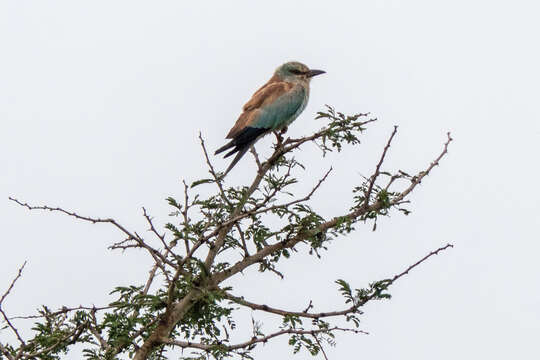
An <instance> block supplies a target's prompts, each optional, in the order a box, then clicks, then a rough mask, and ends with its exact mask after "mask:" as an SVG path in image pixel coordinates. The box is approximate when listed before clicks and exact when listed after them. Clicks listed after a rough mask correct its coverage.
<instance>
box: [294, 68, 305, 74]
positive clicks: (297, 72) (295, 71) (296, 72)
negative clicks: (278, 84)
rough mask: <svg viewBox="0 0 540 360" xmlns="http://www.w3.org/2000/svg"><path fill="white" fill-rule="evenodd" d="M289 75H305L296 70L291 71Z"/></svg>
mask: <svg viewBox="0 0 540 360" xmlns="http://www.w3.org/2000/svg"><path fill="white" fill-rule="evenodd" d="M291 73H293V74H294V75H303V74H305V72H303V71H302V70H298V69H291Z"/></svg>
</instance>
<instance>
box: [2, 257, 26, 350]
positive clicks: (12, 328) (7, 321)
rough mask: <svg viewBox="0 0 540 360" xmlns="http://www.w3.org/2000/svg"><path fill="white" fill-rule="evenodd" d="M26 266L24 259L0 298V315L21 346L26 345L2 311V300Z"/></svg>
mask: <svg viewBox="0 0 540 360" xmlns="http://www.w3.org/2000/svg"><path fill="white" fill-rule="evenodd" d="M25 266H26V261H25V262H24V263H23V264H22V266H21V267H20V268H19V271H18V272H17V275H16V276H15V278H14V279H13V280H12V281H11V284H9V287H8V289H7V290H6V291H5V292H4V294H3V295H2V297H1V298H0V314H2V317H3V318H4V321H5V322H6V324H8V326H9V328H10V329H11V331H13V333H14V334H15V336H16V337H17V340H19V342H20V343H21V346H22V347H25V346H26V343H25V342H24V340H23V338H22V337H21V335H20V334H19V331H18V330H17V328H16V327H15V326H14V325H13V323H12V322H11V321H10V319H9V318H8V316H7V314H6V312H5V311H4V309H2V303H3V302H4V300H5V299H6V298H7V296H8V295H9V293H10V292H11V290H12V289H13V287H14V286H15V283H16V282H17V280H19V279H20V277H21V276H22V272H23V270H24V267H25Z"/></svg>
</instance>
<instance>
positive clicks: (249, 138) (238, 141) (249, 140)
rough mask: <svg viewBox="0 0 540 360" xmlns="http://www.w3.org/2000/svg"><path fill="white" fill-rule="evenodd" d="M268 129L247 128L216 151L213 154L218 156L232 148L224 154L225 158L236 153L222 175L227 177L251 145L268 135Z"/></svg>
mask: <svg viewBox="0 0 540 360" xmlns="http://www.w3.org/2000/svg"><path fill="white" fill-rule="evenodd" d="M268 131H269V130H268V129H261V128H251V127H247V128H245V129H244V130H243V131H241V132H240V133H239V134H238V135H236V136H235V137H234V139H232V140H231V141H229V142H228V143H227V144H225V145H223V146H222V147H220V148H219V149H217V150H216V152H215V153H214V154H219V153H221V152H223V151H225V150H228V149H230V148H233V149H232V150H231V151H229V152H228V153H226V154H225V156H224V157H225V158H227V157H229V156H231V155H233V154H234V153H236V152H238V153H237V154H236V156H235V157H234V159H233V161H232V162H231V164H230V165H229V167H228V168H227V170H226V171H225V174H224V175H227V174H228V173H229V171H231V169H232V168H233V167H234V166H235V165H236V164H237V163H238V161H240V159H241V158H242V156H244V155H245V153H246V152H247V151H248V149H249V148H250V146H251V145H253V144H255V142H256V141H257V140H258V139H259V138H260V137H261V136H264V135H265V134H266V133H268Z"/></svg>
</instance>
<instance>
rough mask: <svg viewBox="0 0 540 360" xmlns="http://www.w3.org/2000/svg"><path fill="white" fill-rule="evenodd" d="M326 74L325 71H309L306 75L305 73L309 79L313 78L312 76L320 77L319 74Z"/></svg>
mask: <svg viewBox="0 0 540 360" xmlns="http://www.w3.org/2000/svg"><path fill="white" fill-rule="evenodd" d="M324 73H326V71H322V70H309V71H308V73H307V77H308V78H311V77H314V76H317V75H321V74H324Z"/></svg>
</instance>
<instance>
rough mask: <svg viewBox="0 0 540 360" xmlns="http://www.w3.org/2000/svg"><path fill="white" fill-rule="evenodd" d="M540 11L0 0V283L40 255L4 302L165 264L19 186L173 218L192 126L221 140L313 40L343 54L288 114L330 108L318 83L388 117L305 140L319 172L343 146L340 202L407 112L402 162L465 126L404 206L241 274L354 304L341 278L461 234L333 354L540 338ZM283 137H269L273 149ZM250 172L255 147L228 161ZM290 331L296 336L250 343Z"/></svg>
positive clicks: (72, 203)
mask: <svg viewBox="0 0 540 360" xmlns="http://www.w3.org/2000/svg"><path fill="white" fill-rule="evenodd" d="M539 11H540V8H539V6H538V5H537V2H535V1H451V2H450V1H418V0H417V1H376V0H372V1H362V2H352V1H350V2H345V1H344V2H340V1H332V2H330V1H271V2H264V3H263V2H251V1H234V2H232V1H228V2H225V1H214V2H203V1H200V2H187V1H186V2H183V1H159V2H157V1H153V2H149V1H148V2H142V1H92V2H83V1H47V2H44V1H5V0H4V1H1V2H0V52H1V55H0V124H1V128H0V165H1V169H2V170H1V172H2V176H0V187H1V188H0V192H1V201H0V212H1V217H0V219H1V222H2V224H1V229H2V238H1V250H0V254H1V255H0V256H1V260H0V289H5V288H6V287H7V286H8V284H9V281H10V280H11V279H12V277H13V276H14V275H15V273H16V270H17V268H18V267H19V266H20V265H21V264H22V263H23V262H24V261H25V260H28V265H27V267H26V269H25V272H24V276H23V278H22V279H21V280H20V282H19V283H18V284H17V286H16V288H15V289H14V291H13V293H12V294H11V295H10V297H9V298H8V300H7V301H6V302H5V304H4V306H5V308H6V310H7V311H8V312H9V313H10V314H12V315H23V314H30V313H32V312H33V311H34V309H36V308H37V307H38V306H39V305H41V304H47V305H49V306H51V307H52V308H56V307H59V306H61V305H68V306H76V305H79V304H83V305H91V304H93V303H95V304H96V305H101V304H106V303H107V302H109V301H111V297H109V296H108V295H107V294H108V292H109V291H110V290H111V289H112V288H113V287H114V286H117V285H128V284H132V283H139V282H141V278H142V277H144V276H145V275H146V273H147V271H148V270H149V267H148V260H147V258H146V255H145V254H143V253H142V252H131V253H125V254H124V255H122V254H121V253H120V252H110V251H109V250H107V246H109V245H110V244H111V243H113V242H114V241H118V240H121V234H120V233H118V232H117V231H116V230H114V229H112V228H108V227H107V226H105V225H91V224H86V223H81V222H78V221H75V220H74V219H70V218H67V217H64V216H60V215H58V214H50V213H34V212H28V211H27V210H25V209H23V208H21V207H19V206H17V205H15V204H14V203H12V202H10V201H8V199H7V198H8V196H15V197H17V198H20V199H22V200H25V201H28V202H31V203H33V204H48V205H51V206H62V207H65V208H68V209H73V210H77V211H78V212H80V213H81V214H84V215H89V216H96V217H114V218H115V219H117V220H119V221H120V222H122V223H123V224H125V225H126V226H127V227H128V228H130V229H137V230H138V231H140V232H141V233H144V230H145V229H146V226H145V224H144V221H143V218H142V216H141V207H142V206H145V207H146V208H147V209H148V210H149V211H150V213H151V214H152V215H154V216H155V217H156V221H157V222H158V223H160V224H163V223H165V222H167V221H171V220H174V219H170V218H168V217H167V214H168V212H169V210H170V209H169V208H168V207H167V205H166V203H165V201H164V199H165V198H166V197H167V196H170V195H173V196H177V197H180V196H181V190H182V185H181V179H186V180H187V181H188V182H190V181H193V180H195V179H197V178H200V177H206V176H207V172H206V171H207V170H206V167H205V164H204V162H203V158H202V154H201V151H200V148H199V146H198V141H197V134H198V132H199V131H201V132H202V133H203V136H204V137H205V139H206V141H207V144H208V146H209V148H210V149H215V148H217V147H219V146H221V145H222V144H223V143H224V139H223V138H224V136H225V135H226V133H227V131H228V130H229V128H230V127H231V126H232V124H233V123H234V121H235V120H236V118H237V116H238V114H239V113H240V109H241V107H242V105H243V104H244V103H245V102H246V101H247V100H248V99H249V97H250V96H251V94H252V93H253V91H255V90H256V89H257V88H258V87H259V86H260V85H262V84H263V83H264V82H265V81H266V80H268V78H269V77H270V76H271V75H272V72H273V71H274V69H275V68H276V67H277V66H278V65H280V64H281V63H283V62H285V61H289V60H298V61H301V62H304V63H306V64H307V65H308V66H310V67H312V68H316V69H323V70H326V71H327V74H325V75H322V76H319V77H317V78H315V79H314V80H313V81H312V91H311V99H310V104H309V105H308V107H307V109H306V110H305V112H304V113H303V114H302V115H301V116H300V118H299V119H297V121H296V122H295V123H294V124H293V125H292V126H291V127H290V130H289V135H290V136H294V137H298V136H302V135H306V134H309V133H310V132H312V131H313V130H316V129H318V128H319V127H320V125H321V124H320V123H319V122H316V121H314V120H313V118H314V115H315V113H316V112H317V111H319V110H321V109H322V108H323V105H324V104H331V105H333V106H335V107H336V108H337V109H338V110H340V111H343V112H345V113H356V112H371V113H372V114H373V115H374V116H377V117H378V118H379V121H378V122H376V123H375V124H372V125H370V126H369V129H368V131H367V132H366V133H365V136H364V138H363V144H362V146H360V147H358V148H355V149H351V148H347V149H346V150H345V151H343V152H342V153H339V154H333V155H331V156H329V157H326V158H325V159H323V160H322V161H321V160H320V152H319V150H318V149H317V148H316V147H315V146H313V145H309V146H306V147H305V148H304V150H303V151H302V153H301V155H300V156H301V157H302V159H303V160H304V161H305V162H306V164H307V165H308V166H309V171H307V172H305V173H299V177H300V178H301V179H302V180H303V181H305V184H306V185H305V186H306V187H307V186H310V185H311V184H313V183H315V182H316V180H317V179H318V178H319V177H320V176H321V175H322V174H324V172H325V171H326V170H327V168H328V167H329V166H330V165H333V166H334V169H335V171H334V173H333V176H332V178H331V180H329V181H328V182H327V183H326V184H325V185H324V186H323V187H322V188H321V190H320V193H319V195H318V197H317V198H316V201H317V203H318V204H319V207H318V209H320V210H321V212H323V213H324V214H325V215H327V216H332V215H337V214H339V213H341V212H343V211H344V210H346V209H348V207H349V206H350V196H351V193H350V189H351V188H352V187H353V186H354V185H355V184H358V183H359V182H360V181H361V175H367V174H369V173H370V171H372V170H373V168H374V166H375V164H376V161H377V156H378V154H379V153H380V151H381V150H382V148H383V146H384V143H385V141H386V139H387V137H388V135H389V134H390V132H391V130H392V126H393V125H394V124H397V125H399V133H398V137H397V139H396V141H395V143H394V145H393V146H392V148H391V152H390V154H389V160H388V162H387V169H393V170H395V169H403V170H409V171H410V172H414V171H418V170H420V169H422V168H424V167H425V166H426V165H428V164H429V162H430V161H431V160H432V159H433V158H434V157H435V156H436V155H437V154H438V153H439V152H440V151H441V149H442V144H443V142H444V140H445V136H446V132H447V131H451V132H452V135H453V137H454V139H455V142H453V143H452V145H451V148H450V152H449V155H448V157H447V158H445V159H444V160H443V162H442V164H441V166H440V167H438V168H436V169H435V170H434V172H433V174H432V175H431V176H429V178H428V179H426V180H425V181H423V183H422V185H421V186H420V187H419V188H418V189H417V191H415V193H414V194H413V196H412V198H411V199H412V200H413V204H412V206H411V208H412V210H413V213H412V214H411V215H410V216H408V217H405V216H403V215H400V214H397V213H395V214H394V215H393V216H392V217H391V218H390V219H385V220H384V221H380V223H379V225H378V229H377V231H376V232H371V230H370V227H369V225H368V226H365V227H360V229H359V230H358V231H357V232H355V233H353V234H351V235H350V236H348V237H346V238H341V239H339V240H338V241H335V242H334V243H333V244H332V246H331V249H330V250H329V251H328V252H326V253H325V254H324V257H323V258H322V259H321V260H317V259H316V258H313V257H309V256H306V255H301V254H298V255H296V256H295V257H294V258H293V259H291V260H288V261H287V262H286V264H284V267H283V268H282V270H283V271H286V272H287V277H286V279H285V280H279V279H277V278H275V277H272V276H260V275H258V274H256V273H253V274H252V273H250V274H249V275H247V276H246V278H245V279H244V280H245V281H244V282H241V281H240V282H239V281H237V282H235V284H236V285H237V287H236V288H235V293H236V294H238V295H244V296H246V298H248V299H252V300H257V301H261V302H266V303H268V304H269V305H274V306H283V307H286V306H288V307H290V308H292V309H304V308H305V306H306V305H307V303H308V302H309V300H310V299H311V300H313V301H314V303H315V305H316V308H315V310H319V311H325V310H328V309H332V308H341V307H342V306H343V305H342V299H341V297H340V296H339V295H338V294H337V291H336V290H337V287H336V285H335V284H334V283H333V281H334V280H335V279H337V278H344V279H347V280H348V281H349V282H350V283H351V285H352V286H354V287H362V286H365V285H366V284H367V283H369V282H370V281H373V280H378V279H381V278H385V277H388V276H392V275H394V274H396V273H398V272H400V271H401V270H403V269H404V268H406V266H407V265H409V264H411V263H413V262H414V261H416V260H417V259H419V258H420V257H422V256H423V255H425V254H426V253H428V252H429V251H430V250H433V249H435V248H437V247H439V246H441V245H445V244H446V243H448V242H451V243H453V244H454V245H455V248H454V249H451V250H449V251H447V252H444V253H443V254H441V255H439V256H437V257H435V258H432V259H430V260H429V261H428V262H427V263H425V264H423V265H422V266H421V267H420V268H418V269H416V270H414V271H413V272H412V273H410V274H409V275H408V276H407V277H406V278H404V279H402V280H401V281H400V282H399V283H397V284H396V285H395V286H393V287H392V288H391V293H392V294H393V299H392V300H391V301H386V302H380V303H377V304H372V305H370V306H368V307H366V309H365V311H366V314H365V315H364V316H363V317H362V319H363V323H362V329H364V330H366V331H368V332H370V335H343V334H342V335H340V336H339V337H338V338H337V341H338V346H337V347H335V348H327V353H328V355H329V357H330V358H331V359H354V358H361V357H362V358H377V359H415V360H419V359H426V360H427V359H434V358H437V359H456V358H465V359H474V358H486V359H508V358H519V359H536V358H538V352H539V350H538V345H537V341H538V335H539V333H540V325H539V320H540V310H539V306H540V285H539V281H538V274H539V269H540V266H539V265H538V260H537V258H538V252H539V251H540V245H539V243H538V240H539V236H538V224H539V223H540V215H539V210H540V205H539V200H540V196H539V195H538V185H537V182H538V178H539V176H540V171H539V166H538V153H539V151H538V140H539V138H540V125H539V122H538V119H539V115H540V110H539V106H538V99H539V90H540V86H539V83H540V70H539V65H538V64H539V63H540V51H539V46H538V34H539V33H540V25H539V24H538V13H539ZM271 140H272V139H271V138H270V137H269V138H267V139H264V140H263V141H260V142H259V143H258V146H257V148H258V150H259V152H260V153H261V154H262V155H263V156H264V155H265V154H266V155H267V154H268V153H269V151H270V150H269V147H270V144H271ZM214 162H215V164H216V166H218V167H219V168H220V169H224V168H225V167H226V166H227V164H228V161H227V160H222V159H218V158H216V159H215V160H214ZM253 172H254V165H253V163H252V159H251V157H250V156H246V158H245V159H243V161H242V162H240V163H239V164H238V165H237V167H236V168H235V169H234V171H233V172H232V173H231V174H230V176H229V177H228V179H227V183H228V184H229V185H241V184H246V183H247V182H248V181H249V180H250V179H251V178H252V176H253ZM204 191H206V190H204ZM208 191H210V189H208ZM299 194H300V192H299ZM3 291H4V290H1V292H3ZM254 316H256V317H258V318H259V319H264V318H263V317H261V315H260V314H259V313H255V314H254ZM248 330H249V329H248ZM263 330H265V331H270V330H271V328H270V323H265V327H264V328H263ZM25 333H26V334H27V332H25ZM246 336H249V335H248V334H246ZM7 339H10V336H8V334H7V332H6V331H2V332H0V341H2V342H5V341H6V340H7ZM245 340H247V339H245ZM290 352H291V349H290V348H289V347H288V346H287V345H286V339H283V340H280V341H276V342H272V343H269V344H267V345H265V346H264V347H260V348H259V350H258V351H257V353H256V354H257V358H258V359H276V358H284V357H289V356H290ZM79 356H80V355H71V356H67V357H66V358H69V359H77V358H79ZM296 358H297V359H309V358H311V356H310V355H309V354H307V353H301V354H300V355H298V356H297V357H296Z"/></svg>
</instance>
